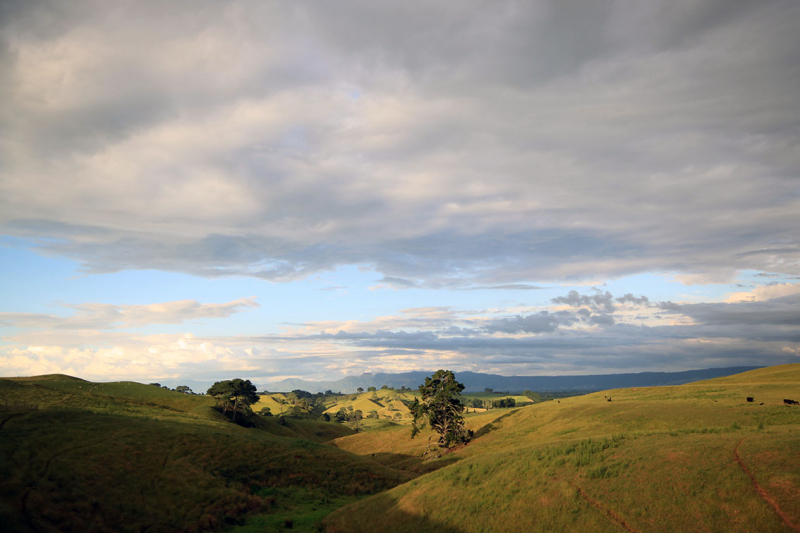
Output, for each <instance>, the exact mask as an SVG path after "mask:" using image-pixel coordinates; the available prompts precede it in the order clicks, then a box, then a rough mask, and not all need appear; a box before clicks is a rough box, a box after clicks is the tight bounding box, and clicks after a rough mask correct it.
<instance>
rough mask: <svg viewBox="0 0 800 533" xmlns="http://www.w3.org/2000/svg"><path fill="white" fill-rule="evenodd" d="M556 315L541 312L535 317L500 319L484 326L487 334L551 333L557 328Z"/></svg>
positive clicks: (518, 316)
mask: <svg viewBox="0 0 800 533" xmlns="http://www.w3.org/2000/svg"><path fill="white" fill-rule="evenodd" d="M558 325H559V321H558V318H557V316H556V315H553V314H550V313H548V312H547V311H542V312H540V313H537V314H535V315H527V316H520V315H517V316H515V317H513V318H500V319H497V320H493V321H492V322H491V323H490V324H488V325H486V326H484V329H485V330H486V331H488V332H489V333H497V332H502V333H552V332H553V331H555V330H556V328H558Z"/></svg>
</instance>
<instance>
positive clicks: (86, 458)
mask: <svg viewBox="0 0 800 533" xmlns="http://www.w3.org/2000/svg"><path fill="white" fill-rule="evenodd" d="M5 399H12V402H11V403H13V400H14V399H16V400H17V401H24V402H27V403H37V404H38V406H39V408H38V410H27V411H26V410H9V411H5V410H4V411H1V412H0V525H2V527H1V528H0V529H2V530H3V531H20V532H28V531H81V532H83V531H98V532H102V531H109V532H111V531H114V532H117V531H150V532H158V531H165V532H166V531H205V530H220V529H224V528H228V527H231V526H232V525H235V524H237V523H240V522H242V521H243V520H244V517H245V516H247V515H256V516H260V517H261V518H260V519H261V520H267V521H268V520H269V518H270V517H271V516H273V515H275V514H276V513H281V516H284V517H285V515H286V513H287V512H288V513H290V514H292V513H294V512H295V511H297V509H296V508H294V507H293V502H295V501H297V500H298V499H302V500H303V502H304V504H305V505H306V506H308V507H309V508H308V509H305V508H303V509H300V511H299V512H303V513H305V512H306V511H310V510H315V512H316V513H317V516H316V518H315V519H316V520H318V519H319V518H320V517H321V515H320V513H322V515H324V513H325V512H327V511H329V510H330V509H331V508H332V506H333V507H336V506H339V505H342V503H344V502H346V501H352V500H353V498H355V497H358V496H359V495H364V494H369V493H374V492H377V491H380V490H384V489H387V488H390V487H392V486H395V485H396V484H398V483H400V482H403V481H406V480H408V479H409V478H410V475H409V474H408V473H405V472H402V471H399V470H396V469H392V468H388V467H386V466H383V465H381V464H379V463H377V462H375V461H373V460H371V459H370V458H366V457H359V456H357V455H354V454H351V453H349V452H346V451H343V450H340V449H337V448H335V447H332V446H327V445H324V444H321V443H320V442H321V441H325V440H329V439H331V438H335V437H341V436H342V435H345V434H348V433H352V431H351V430H349V429H348V428H346V427H343V426H340V425H336V424H326V423H323V422H316V421H295V420H286V421H285V424H286V425H283V424H281V423H280V422H278V421H277V420H272V419H270V418H263V417H257V418H256V422H257V423H256V427H255V428H243V427H240V426H238V425H235V424H232V423H230V422H229V421H227V420H226V419H224V417H222V416H221V415H219V416H214V414H217V415H218V413H216V411H214V410H213V409H211V407H210V406H211V404H212V401H211V399H209V398H206V397H202V396H187V395H182V394H180V393H176V392H172V391H167V390H164V389H159V388H157V387H153V386H148V385H140V384H135V383H109V384H93V383H89V382H86V381H82V380H77V379H74V378H69V377H66V376H48V377H44V378H42V377H39V378H34V379H15V380H7V379H0V403H2V404H3V405H5ZM315 441H319V442H315ZM301 518H302V517H301ZM282 520H283V519H282ZM300 523H302V520H301V522H300ZM282 526H283V522H281V527H282ZM269 530H270V529H269V528H261V529H260V531H269Z"/></svg>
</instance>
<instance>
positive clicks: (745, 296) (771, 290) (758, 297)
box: [725, 283, 800, 303]
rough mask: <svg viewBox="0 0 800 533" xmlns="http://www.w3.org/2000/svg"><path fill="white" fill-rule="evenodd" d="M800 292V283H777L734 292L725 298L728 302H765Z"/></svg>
mask: <svg viewBox="0 0 800 533" xmlns="http://www.w3.org/2000/svg"><path fill="white" fill-rule="evenodd" d="M797 293H800V283H778V284H775V285H759V286H757V287H756V288H754V289H753V290H752V291H743V292H734V293H733V294H731V295H729V296H728V298H727V299H726V300H725V301H726V302H727V303H736V302H763V301H765V300H771V299H773V298H780V297H782V296H790V295H792V294H797Z"/></svg>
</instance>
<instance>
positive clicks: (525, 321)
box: [0, 291, 800, 382]
mask: <svg viewBox="0 0 800 533" xmlns="http://www.w3.org/2000/svg"><path fill="white" fill-rule="evenodd" d="M595 292H596V294H593V295H591V296H598V297H600V298H599V299H598V300H594V299H589V300H583V299H582V298H581V296H582V295H580V294H578V295H577V296H575V295H571V294H568V295H567V296H565V297H563V298H566V299H569V300H570V301H573V302H574V303H576V304H578V305H581V307H574V306H573V307H571V308H568V309H563V308H562V302H560V301H559V302H556V303H555V304H554V305H553V306H551V307H550V308H549V309H544V310H539V311H535V312H530V313H526V314H520V313H509V312H508V310H506V309H502V308H497V309H492V310H478V311H469V310H461V309H456V308H452V307H418V308H409V309H405V310H403V311H401V312H399V313H398V314H396V315H389V316H381V317H377V318H375V319H372V320H366V321H357V320H351V321H345V322H334V321H327V322H309V323H304V324H300V325H293V326H289V327H287V330H286V331H285V332H284V333H281V334H277V335H250V336H215V337H199V336H194V335H190V334H159V335H145V334H142V333H139V332H135V331H131V330H130V328H131V327H136V325H137V324H141V323H143V322H144V321H145V320H147V321H148V322H150V323H157V322H158V321H159V320H160V321H161V323H166V322H170V323H172V322H175V321H178V320H184V321H188V320H190V318H189V317H200V316H202V317H210V316H223V315H226V314H229V313H233V312H236V311H237V310H242V309H247V308H249V307H250V306H252V304H253V303H254V302H252V300H249V299H240V300H234V301H232V302H227V303H225V304H198V303H197V302H188V303H187V302H169V303H167V304H156V305H143V306H118V307H117V308H115V309H114V311H115V313H110V312H109V310H108V309H107V308H105V307H102V306H101V307H98V306H97V305H96V304H84V305H80V306H73V307H75V308H78V309H80V310H81V311H80V312H79V313H76V315H75V316H76V317H79V318H75V317H58V316H49V315H30V316H22V317H19V316H17V317H11V318H9V317H7V316H6V317H4V318H5V320H6V323H5V324H6V325H13V327H15V328H17V329H18V330H19V331H17V332H16V333H14V334H12V335H9V336H7V337H6V338H5V339H4V341H5V346H3V347H0V365H2V367H3V368H4V369H6V370H4V372H5V373H6V374H7V375H9V374H10V375H14V374H18V375H30V374H38V373H52V372H65V373H68V374H73V375H80V376H83V377H88V378H90V379H139V380H142V381H153V380H155V381H164V380H166V379H168V378H169V379H173V378H174V379H180V378H183V379H192V380H196V381H203V380H205V381H210V382H213V381H215V380H218V379H222V378H223V377H235V376H236V375H239V376H242V375H245V376H248V377H249V378H253V379H261V380H264V381H266V380H268V379H270V378H271V377H272V376H282V375H301V376H304V377H307V378H317V379H319V378H330V377H331V376H342V375H344V374H347V373H361V372H364V371H374V372H375V371H390V372H392V371H395V372H399V371H406V370H415V369H420V368H423V369H429V368H433V367H447V368H454V369H457V370H462V371H463V370H472V371H477V372H494V373H501V374H512V375H535V374H536V375H546V374H549V375H552V374H570V373H571V374H580V373H583V374H587V373H609V372H631V371H647V370H675V369H691V368H706V367H723V366H736V365H747V364H764V365H770V364H782V363H788V362H793V361H795V360H796V357H797V353H798V350H800V333H799V332H800V327H798V326H800V294H793V295H788V296H783V297H778V298H771V299H768V300H764V301H746V302H733V303H723V302H720V303H701V304H685V303H684V304H675V303H671V302H667V303H663V302H661V303H659V304H651V305H641V306H634V307H630V306H629V305H628V303H626V304H625V305H618V306H615V307H614V309H612V310H611V311H605V310H604V307H605V303H606V302H608V301H613V302H619V300H630V298H627V296H628V295H625V296H621V297H614V295H613V294H611V293H610V292H603V293H599V292H598V291H595ZM633 299H634V300H635V301H637V302H645V301H648V302H649V301H650V299H649V298H646V297H644V296H638V297H633ZM585 301H587V302H589V303H588V304H587V305H584V302H585ZM207 306H210V307H207ZM595 307H596V308H597V309H595ZM120 317H122V318H120ZM12 319H13V320H15V321H16V322H12ZM78 320H80V321H82V322H80V323H79V322H78ZM66 326H70V327H66ZM91 326H94V327H96V328H99V327H101V326H102V327H105V328H107V329H105V330H103V329H90V327H91ZM754 354H756V355H754Z"/></svg>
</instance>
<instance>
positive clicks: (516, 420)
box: [326, 365, 800, 533]
mask: <svg viewBox="0 0 800 533" xmlns="http://www.w3.org/2000/svg"><path fill="white" fill-rule="evenodd" d="M747 396H752V397H754V398H755V402H753V403H748V402H747V401H746V397H747ZM608 397H610V398H611V401H608ZM784 398H793V399H797V400H800V365H786V366H782V367H773V368H771V369H759V370H756V371H753V372H748V373H745V374H741V375H739V376H733V377H728V378H722V379H715V380H709V381H705V382H701V383H696V384H690V385H682V386H676V387H654V388H639V389H622V390H614V391H606V392H602V393H596V394H590V395H587V396H582V397H573V398H567V399H562V400H561V401H560V402H552V401H551V402H545V403H541V404H536V405H533V406H529V407H524V408H521V409H514V410H511V411H510V412H509V413H507V415H508V416H506V417H505V418H503V419H501V420H497V421H495V422H491V427H489V428H488V429H489V430H488V431H487V430H486V429H482V428H487V422H489V421H490V420H491V418H492V417H493V416H495V417H496V416H497V415H498V414H500V413H501V412H502V411H500V410H496V411H490V412H488V413H485V414H480V415H476V416H474V417H470V418H468V421H469V423H470V425H473V427H474V428H475V429H477V431H478V433H479V434H480V435H481V436H479V437H478V438H476V439H475V440H474V441H473V442H472V443H470V444H469V445H468V446H466V447H464V448H462V449H460V450H458V451H456V452H454V453H453V454H451V455H448V456H446V457H444V458H443V459H440V460H439V461H440V462H442V461H446V463H445V464H443V465H442V467H441V468H438V469H437V470H435V471H432V472H430V473H427V474H425V475H423V476H421V477H418V478H416V479H414V480H413V481H411V482H409V483H406V484H403V485H400V486H398V487H396V488H394V489H392V490H389V491H387V492H385V493H382V494H379V495H376V496H372V497H370V498H367V499H365V500H361V501H359V502H357V503H354V504H352V505H349V506H347V507H345V508H343V509H340V510H338V511H336V512H335V513H333V514H332V515H330V516H329V517H328V519H327V520H326V527H327V531H329V532H331V533H333V532H344V531H347V532H351V531H354V532H358V531H365V532H366V531H391V532H405V531H407V532H418V531H451V532H456V531H460V532H473V531H474V532H479V531H480V532H490V531H498V532H505V531H507V532H516V531H620V530H627V531H743V532H744V531H792V530H800V529H798V528H800V407H797V406H792V407H789V406H784V405H783V403H782V401H783V399H784ZM762 402H763V405H759V404H761V403H762ZM402 429H405V431H407V428H389V429H385V430H380V431H375V432H371V433H364V434H358V435H353V436H349V437H344V438H341V439H338V440H336V441H335V443H336V445H337V446H340V447H342V448H345V449H349V450H351V451H354V452H356V453H361V454H365V455H366V454H367V453H370V454H371V453H376V452H375V451H370V450H380V451H379V452H377V453H378V454H381V456H382V457H385V458H386V459H384V462H386V463H387V464H392V462H393V461H396V462H400V464H403V463H402V461H405V463H406V464H409V463H412V461H413V458H414V456H415V455H416V454H419V453H420V450H421V448H420V447H422V448H424V444H425V443H424V439H421V440H420V441H419V442H418V441H417V440H415V441H411V440H410V439H408V437H407V436H406V437H403V434H402V433H401V430H402ZM406 435H407V434H406ZM423 437H424V436H423ZM379 458H380V457H379ZM411 467H412V468H413V464H412V465H411Z"/></svg>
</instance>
